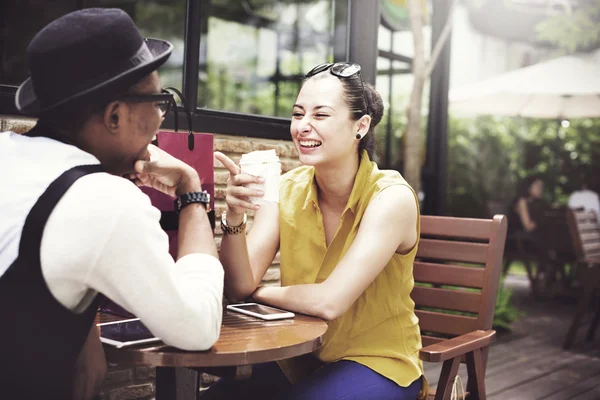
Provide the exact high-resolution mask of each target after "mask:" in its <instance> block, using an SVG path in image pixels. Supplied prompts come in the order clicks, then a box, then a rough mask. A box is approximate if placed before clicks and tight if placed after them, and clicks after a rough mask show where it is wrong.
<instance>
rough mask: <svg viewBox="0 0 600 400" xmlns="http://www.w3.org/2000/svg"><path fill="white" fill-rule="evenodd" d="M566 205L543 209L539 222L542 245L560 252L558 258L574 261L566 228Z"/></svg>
mask: <svg viewBox="0 0 600 400" xmlns="http://www.w3.org/2000/svg"><path fill="white" fill-rule="evenodd" d="M568 213H569V208H567V207H549V208H546V209H544V210H543V212H542V218H541V221H540V223H539V227H538V229H539V231H540V233H541V237H542V240H543V242H544V245H545V247H546V248H548V249H552V250H554V251H555V252H557V253H559V254H560V258H561V259H562V260H566V261H575V258H576V255H575V249H574V248H573V241H572V240H571V235H570V233H569V228H568V219H569V218H568Z"/></svg>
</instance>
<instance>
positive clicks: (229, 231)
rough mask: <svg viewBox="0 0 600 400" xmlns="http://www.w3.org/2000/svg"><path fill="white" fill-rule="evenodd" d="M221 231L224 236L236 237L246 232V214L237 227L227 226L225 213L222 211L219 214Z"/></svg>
mask: <svg viewBox="0 0 600 400" xmlns="http://www.w3.org/2000/svg"><path fill="white" fill-rule="evenodd" d="M221 230H222V231H223V234H224V235H238V234H240V233H242V232H244V231H245V230H246V213H244V220H243V221H242V223H241V224H239V225H238V226H229V225H227V213H226V212H225V211H223V214H221Z"/></svg>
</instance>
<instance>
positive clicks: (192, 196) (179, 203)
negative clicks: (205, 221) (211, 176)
mask: <svg viewBox="0 0 600 400" xmlns="http://www.w3.org/2000/svg"><path fill="white" fill-rule="evenodd" d="M192 203H202V204H204V208H205V209H206V212H209V211H210V194H208V193H207V192H206V190H204V191H202V192H189V193H184V194H182V195H181V196H178V197H177V198H176V199H175V201H174V202H173V206H174V207H175V213H176V214H177V215H179V213H180V212H181V209H182V208H183V207H185V206H187V205H188V204H192Z"/></svg>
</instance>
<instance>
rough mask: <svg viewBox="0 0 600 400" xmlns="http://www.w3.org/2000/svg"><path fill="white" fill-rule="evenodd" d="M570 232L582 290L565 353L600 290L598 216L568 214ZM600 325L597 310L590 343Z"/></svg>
mask: <svg viewBox="0 0 600 400" xmlns="http://www.w3.org/2000/svg"><path fill="white" fill-rule="evenodd" d="M569 231H570V232H571V239H572V241H573V247H574V248H575V252H576V254H577V259H578V260H579V263H578V267H579V268H578V269H579V271H578V274H579V279H580V282H581V284H582V285H583V287H582V290H581V291H580V293H581V295H580V298H579V302H578V304H577V308H576V310H575V315H574V316H573V321H572V322H571V327H570V328H569V331H568V332H567V336H566V337H565V341H564V343H563V348H564V349H568V348H569V347H571V345H572V344H573V340H574V339H575V336H576V334H577V329H578V328H579V326H580V324H581V320H582V319H583V316H584V315H585V313H586V311H587V308H588V306H589V304H590V301H591V300H592V296H593V294H594V290H595V289H598V288H600V227H599V226H598V218H597V216H596V214H595V213H594V212H592V211H569ZM598 322H600V306H599V307H597V309H596V312H595V314H594V318H593V319H592V322H591V324H590V327H589V330H588V333H587V337H586V339H587V340H593V339H594V335H595V331H596V327H597V326H598Z"/></svg>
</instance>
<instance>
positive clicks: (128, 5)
mask: <svg viewBox="0 0 600 400" xmlns="http://www.w3.org/2000/svg"><path fill="white" fill-rule="evenodd" d="M48 3H49V2H48V1H47V0H19V1H11V2H10V6H8V7H6V12H5V13H2V15H1V16H0V22H2V27H3V29H1V30H0V43H2V45H0V83H3V84H9V85H18V84H20V83H21V82H23V81H24V80H25V79H26V78H27V77H28V76H29V70H28V67H27V60H26V49H27V45H28V44H29V42H30V41H31V39H33V37H34V36H35V34H36V33H37V32H38V31H39V30H40V29H42V28H43V27H44V26H45V25H47V24H48V23H50V22H51V21H52V20H54V19H56V18H58V17H60V16H62V15H65V14H67V13H69V12H71V11H75V10H76V9H78V8H79V7H81V6H84V8H90V7H116V8H121V9H122V10H124V11H125V12H127V13H128V14H129V15H130V16H131V17H132V18H133V20H134V21H135V22H136V24H137V25H138V26H139V28H140V30H141V32H142V34H143V35H144V36H148V37H155V38H159V39H166V40H168V41H170V42H171V43H173V45H174V47H175V48H174V51H173V55H172V56H171V58H170V59H169V61H168V62H167V64H165V66H163V67H161V70H160V75H161V79H162V81H163V85H164V86H175V87H176V88H179V89H180V88H181V74H182V66H183V36H184V35H183V34H184V22H185V0H145V1H131V0H87V1H82V0H54V1H52V2H51V6H50V5H49V4H48Z"/></svg>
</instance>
